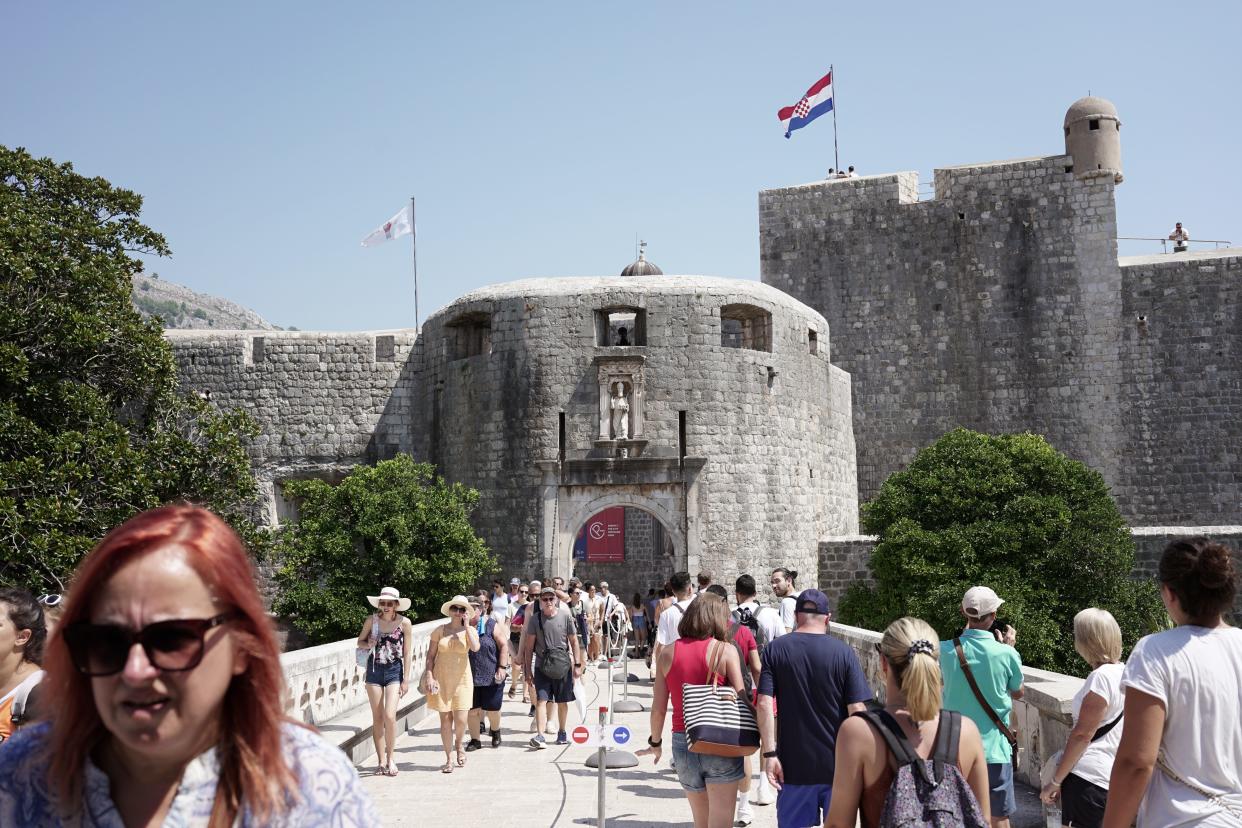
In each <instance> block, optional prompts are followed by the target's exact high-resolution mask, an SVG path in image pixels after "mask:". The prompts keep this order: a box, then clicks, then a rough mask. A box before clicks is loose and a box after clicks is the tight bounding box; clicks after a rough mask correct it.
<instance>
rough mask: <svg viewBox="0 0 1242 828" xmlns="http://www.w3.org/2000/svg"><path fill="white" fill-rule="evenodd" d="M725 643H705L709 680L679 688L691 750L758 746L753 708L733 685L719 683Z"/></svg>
mask: <svg viewBox="0 0 1242 828" xmlns="http://www.w3.org/2000/svg"><path fill="white" fill-rule="evenodd" d="M727 646H729V645H727V644H722V643H721V642H719V641H714V640H713V641H712V642H711V643H710V644H709V645H708V649H707V664H708V670H707V680H708V682H710V683H709V684H684V685H682V688H681V708H682V714H683V716H684V717H685V720H686V743H687V746H688V747H689V748H690V751H691V752H692V753H706V754H710V755H712V756H748V755H750V754H752V753H754V752H755V751H756V750H758V749H759V722H758V721H757V720H756V719H755V709H754V708H753V707H751V706H750V702H749V701H748V700H747V699H746V698H744V697H743V696H739V695H738V694H737V692H736V691H734V689H733V688H732V687H725V686H723V685H722V684H720V679H721V671H720V661H721V660H722V658H723V657H724V648H725V647H727ZM713 653H715V655H716V657H715V658H714V659H713V657H712V655H713Z"/></svg>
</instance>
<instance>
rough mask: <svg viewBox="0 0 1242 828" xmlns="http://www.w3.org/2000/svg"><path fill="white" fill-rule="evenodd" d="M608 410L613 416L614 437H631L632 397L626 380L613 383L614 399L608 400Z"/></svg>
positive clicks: (617, 438) (619, 438) (623, 438)
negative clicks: (630, 397)
mask: <svg viewBox="0 0 1242 828" xmlns="http://www.w3.org/2000/svg"><path fill="white" fill-rule="evenodd" d="M608 410H609V411H610V412H611V416H612V439H614V440H628V439H630V399H629V388H628V387H627V385H626V384H625V383H624V382H621V381H617V382H614V383H613V384H612V399H610V400H609V401H608Z"/></svg>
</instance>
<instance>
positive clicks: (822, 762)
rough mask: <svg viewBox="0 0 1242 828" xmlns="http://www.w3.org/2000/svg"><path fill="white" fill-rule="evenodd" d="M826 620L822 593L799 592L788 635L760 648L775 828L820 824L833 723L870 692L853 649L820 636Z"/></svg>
mask: <svg viewBox="0 0 1242 828" xmlns="http://www.w3.org/2000/svg"><path fill="white" fill-rule="evenodd" d="M831 619H832V612H831V609H830V607H829V604H828V596H826V595H824V593H822V592H820V591H819V590H818V589H805V590H803V591H802V592H801V593H800V594H799V595H798V597H797V599H796V602H795V604H794V630H793V632H792V633H790V634H788V635H782V636H781V637H780V638H777V639H774V640H773V641H771V642H770V643H769V644H768V645H767V646H766V647H764V649H763V670H762V672H761V673H760V675H759V736H760V740H761V744H762V748H761V749H762V751H763V759H764V770H765V774H766V775H767V778H768V781H769V782H770V783H771V784H772V785H773V786H775V787H776V789H777V791H778V793H777V795H776V823H777V825H778V826H780V828H808V826H811V825H815V826H818V825H822V824H823V822H824V819H825V817H826V816H827V814H828V804H829V802H830V801H831V798H832V775H833V773H834V771H835V770H836V768H835V765H834V762H833V758H834V755H835V753H836V742H837V728H838V727H840V725H841V722H842V721H844V720H845V718H846V717H847V716H849V715H850V714H851V713H857V712H860V711H862V710H864V709H865V708H866V705H865V702H866V701H867V700H868V699H870V698H871V696H872V693H871V688H870V687H869V686H868V685H867V680H866V678H865V677H864V676H863V671H862V665H861V664H859V663H858V656H857V655H855V654H854V650H853V648H852V647H850V646H849V645H848V644H846V643H845V642H843V641H839V640H837V639H836V638H834V637H833V636H830V635H828V634H827V633H828V623H829V621H830V620H831ZM774 699H775V700H776V704H777V707H778V708H779V709H780V719H779V720H777V719H776V717H775V716H774V714H773V705H772V702H773V700H774Z"/></svg>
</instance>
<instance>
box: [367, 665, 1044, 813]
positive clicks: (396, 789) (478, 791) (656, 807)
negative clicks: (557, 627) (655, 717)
mask: <svg viewBox="0 0 1242 828" xmlns="http://www.w3.org/2000/svg"><path fill="white" fill-rule="evenodd" d="M630 672H631V673H633V674H635V675H637V676H638V677H639V678H641V679H643V681H641V682H639V683H631V684H630V698H631V699H636V700H638V701H639V702H641V703H642V705H643V707H644V711H643V712H642V713H618V714H615V716H614V719H613V721H614V723H616V724H625V725H629V726H630V728H631V730H632V731H633V733H634V740H635V741H636V742H637V743H638V746H639V747H641V746H642V745H643V743H644V742H645V740H646V738H647V733H648V716H649V713H648V712H647V711H648V710H650V709H651V683H650V681H648V680H647V679H648V672H647V668H646V666H645V665H644V664H643V663H642V662H640V661H631V662H630ZM619 673H620V670H619V669H618V670H617V674H619ZM607 676H608V672H607V671H606V670H598V669H588V670H587V672H586V675H585V676H584V677H583V681H584V686H585V689H586V696H587V701H588V705H587V709H588V711H589V712H588V716H589V718H590V720H591V721H598V716H599V713H598V709H599V707H600V706H602V705H606V704H607V703H608V681H607ZM613 689H614V692H615V697H616V698H617V699H620V698H621V695H622V692H623V690H624V686H623V685H622V684H620V683H617V684H614V685H613ZM519 699H520V697H519ZM528 710H529V705H524V704H521V703H520V702H518V701H508V700H507V699H506V701H505V704H504V709H503V710H502V711H501V734H502V736H503V738H504V742H503V743H502V744H501V745H500V747H499V748H497V749H494V750H493V749H492V748H491V746H490V745H491V743H490V741H488V740H487V739H484V747H483V749H482V750H477V751H473V752H471V753H467V754H466V766H465V767H464V768H456V769H455V770H454V771H453V773H451V774H443V773H441V772H440V765H441V764H442V763H443V761H444V752H443V749H442V748H441V747H440V731H439V717H438V716H437V715H436V714H434V713H433V714H432V715H431V717H430V718H427V719H425V720H423V721H422V722H421V723H420V724H419V725H418V726H417V727H416V728H413V729H411V730H410V731H409V733H408V734H407V735H405V736H403V737H401V738H400V739H398V741H397V750H396V759H397V763H398V768H399V770H400V773H399V775H397V776H396V777H384V776H377V775H376V774H375V767H374V765H366V764H364V765H362V766H361V767H360V769H359V770H360V772H361V774H362V778H363V786H364V787H365V788H366V790H367V791H368V793H370V794H371V796H372V798H373V799H374V800H375V804H376V807H377V808H378V809H379V813H380V817H381V819H382V821H383V824H384V825H385V826H395V827H396V828H402V826H419V828H425V826H447V825H462V824H474V825H487V826H491V825H496V826H504V828H572V826H579V825H595V824H596V813H597V797H596V791H597V784H598V776H597V772H596V771H595V769H593V768H588V767H586V766H585V764H584V763H585V762H586V759H587V757H588V756H591V755H593V754H594V753H595V748H585V747H577V746H575V745H573V744H572V743H571V744H570V745H569V746H568V747H556V746H555V745H552V744H550V743H551V742H552V741H554V740H555V738H556V737H555V736H554V735H549V736H548V737H547V738H548V741H549V746H548V748H547V749H545V750H541V751H536V750H532V749H530V748H529V747H528V746H527V742H528V741H529V739H530V737H531V735H532V733H531V731H530V728H531V726H532V725H531V722H532V721H533V719H531V718H529V717H528V716H527V711H528ZM671 721H672V714H671V711H670V714H669V716H668V717H667V718H666V720H665V722H666V724H665V733H664V739H665V742H664V744H665V745H666V746H667V745H668V744H669V742H668V737H669V733H668V727H669V726H670V724H671ZM569 723H570V729H572V728H573V726H574V725H576V724H579V723H580V720H579V717H578V713H577V710H576V708H575V706H574V705H570V716H569ZM635 749H637V747H636V748H635ZM370 761H374V760H373V759H372V760H370ZM668 761H669V751H667V750H666V751H665V753H664V755H663V756H662V757H661V759H660V764H659V765H656V766H653V765H652V763H651V757H649V756H648V757H642V758H641V760H640V764H639V766H638V767H636V768H627V769H624V770H611V771H608V776H607V791H606V815H607V825H608V826H610V827H611V828H647V827H648V826H663V827H664V828H693V825H694V823H693V821H692V819H691V815H690V805H689V803H687V801H686V798H685V795H684V794H683V793H682V789H681V786H680V785H679V784H678V783H677V776H676V774H675V773H674V772H673V771H672V770H670V769H669V766H668ZM1030 797H1031V793H1030V792H1026V795H1025V797H1024V799H1025V804H1024V807H1023V812H1022V813H1020V814H1019V815H1015V816H1016V817H1017V818H1016V819H1015V821H1014V825H1015V828H1021V826H1023V825H1043V821H1042V819H1040V818H1039V816H1038V806H1037V805H1035V806H1033V805H1032V803H1031V799H1030ZM1032 808H1034V809H1035V810H1034V813H1032ZM500 814H503V817H500V816H498V815H500ZM754 815H755V819H754V822H753V823H752V828H775V826H776V808H775V806H772V805H769V806H758V805H756V806H754Z"/></svg>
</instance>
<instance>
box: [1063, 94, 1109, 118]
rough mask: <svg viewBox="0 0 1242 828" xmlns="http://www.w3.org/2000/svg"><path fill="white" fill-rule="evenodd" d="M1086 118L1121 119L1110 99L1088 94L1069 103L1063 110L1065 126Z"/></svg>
mask: <svg viewBox="0 0 1242 828" xmlns="http://www.w3.org/2000/svg"><path fill="white" fill-rule="evenodd" d="M1087 118H1111V119H1113V120H1114V121H1120V120H1121V119H1120V118H1118V117H1117V107H1115V106H1113V104H1112V101H1106V100H1104V99H1103V98H1097V97H1095V96H1094V95H1089V96H1087V97H1085V98H1079V99H1078V100H1076V101H1074V102H1073V103H1072V104H1070V108H1069V109H1067V110H1066V111H1065V126H1070V125H1071V124H1076V123H1078V122H1079V121H1082V120H1085V119H1087Z"/></svg>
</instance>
